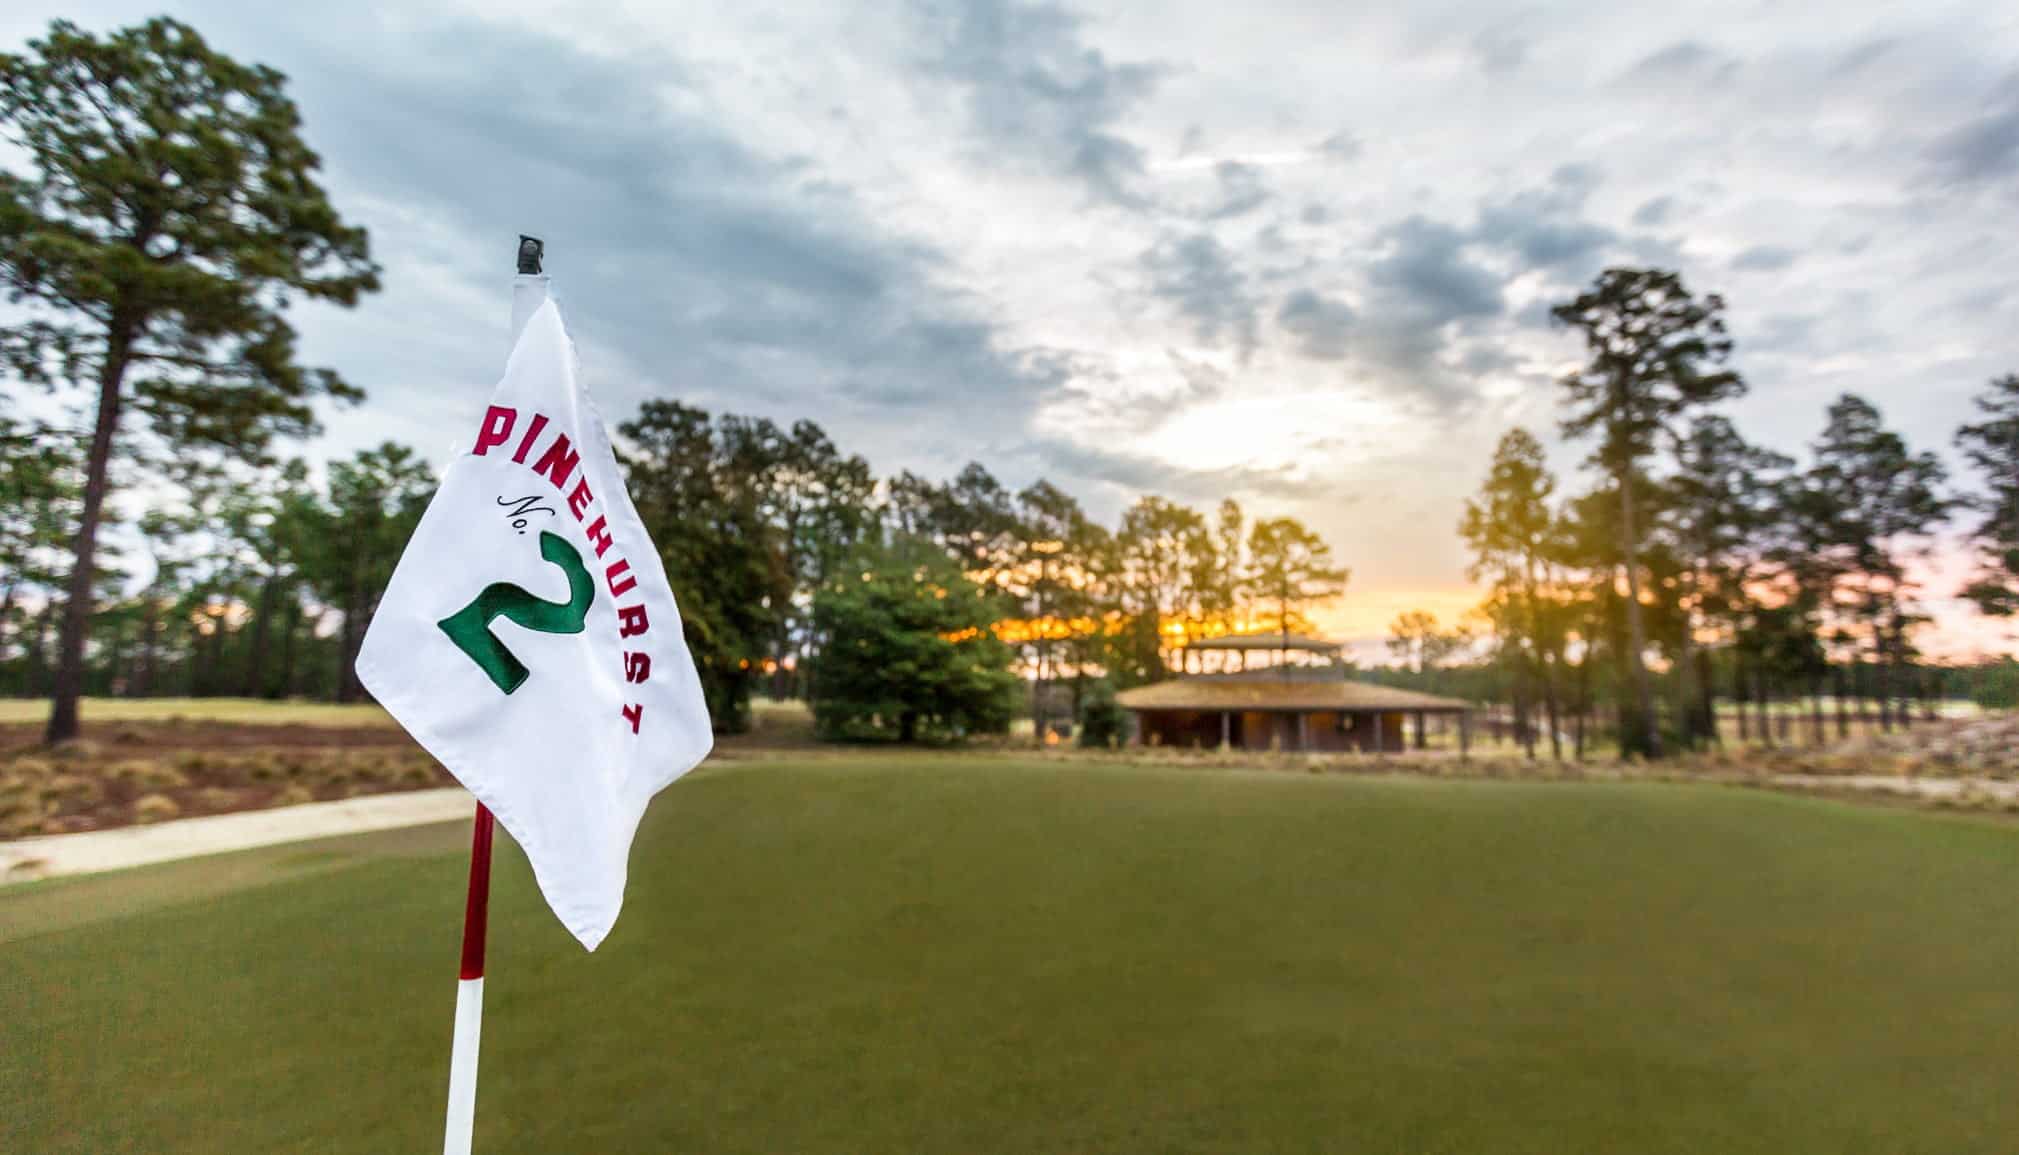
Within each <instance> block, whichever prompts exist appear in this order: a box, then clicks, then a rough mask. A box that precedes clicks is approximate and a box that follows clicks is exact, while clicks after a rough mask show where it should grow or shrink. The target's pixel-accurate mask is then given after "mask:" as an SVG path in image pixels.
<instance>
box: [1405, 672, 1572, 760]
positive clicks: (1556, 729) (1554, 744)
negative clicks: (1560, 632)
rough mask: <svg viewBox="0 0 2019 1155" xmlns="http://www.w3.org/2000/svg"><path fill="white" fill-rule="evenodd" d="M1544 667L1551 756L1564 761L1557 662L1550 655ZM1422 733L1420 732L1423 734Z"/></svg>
mask: <svg viewBox="0 0 2019 1155" xmlns="http://www.w3.org/2000/svg"><path fill="white" fill-rule="evenodd" d="M1542 661H1543V665H1542V708H1543V715H1544V718H1545V719H1546V720H1547V721H1548V723H1549V756H1550V758H1552V759H1553V760H1555V761H1558V762H1561V761H1563V722H1562V718H1561V717H1560V716H1559V715H1558V711H1557V708H1556V662H1555V660H1554V659H1553V658H1551V657H1550V656H1549V655H1546V654H1545V655H1544V656H1543V659H1542ZM1421 732H1422V731H1420V730H1419V731H1418V733H1419V734H1421Z"/></svg>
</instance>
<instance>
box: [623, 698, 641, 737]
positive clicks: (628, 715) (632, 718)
mask: <svg viewBox="0 0 2019 1155" xmlns="http://www.w3.org/2000/svg"><path fill="white" fill-rule="evenodd" d="M643 717H645V707H643V706H637V705H632V706H626V707H624V720H625V721H626V722H629V723H631V732H632V733H633V734H636V733H637V732H638V722H639V720H640V719H642V718H643Z"/></svg>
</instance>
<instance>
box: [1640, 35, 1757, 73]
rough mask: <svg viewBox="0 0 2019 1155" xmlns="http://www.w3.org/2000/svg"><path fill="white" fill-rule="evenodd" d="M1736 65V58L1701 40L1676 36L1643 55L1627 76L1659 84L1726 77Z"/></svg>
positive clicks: (1732, 71) (1736, 67)
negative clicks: (1657, 49)
mask: <svg viewBox="0 0 2019 1155" xmlns="http://www.w3.org/2000/svg"><path fill="white" fill-rule="evenodd" d="M1738 66H1739V65H1738V61H1737V60H1734V59H1733V58H1732V57H1730V56H1727V55H1726V54H1724V53H1723V52H1720V51H1718V50H1717V49H1715V48H1712V47H1711V46H1710V45H1708V44H1705V43H1704V42H1703V41H1701V40H1678V41H1676V42H1675V43H1674V44H1671V45H1669V46H1668V47H1666V48H1664V49H1662V50H1660V51H1659V52H1654V53H1651V54H1649V55H1647V56H1644V57H1642V58H1641V59H1640V60H1639V61H1638V62H1637V63H1635V64H1634V66H1633V68H1632V69H1631V71H1630V72H1629V74H1628V76H1629V78H1630V79H1632V80H1636V81H1645V82H1652V83H1659V84H1674V83H1684V84H1698V83H1706V82H1715V81H1725V80H1729V79H1730V78H1731V76H1732V74H1733V73H1734V72H1735V71H1737V69H1738Z"/></svg>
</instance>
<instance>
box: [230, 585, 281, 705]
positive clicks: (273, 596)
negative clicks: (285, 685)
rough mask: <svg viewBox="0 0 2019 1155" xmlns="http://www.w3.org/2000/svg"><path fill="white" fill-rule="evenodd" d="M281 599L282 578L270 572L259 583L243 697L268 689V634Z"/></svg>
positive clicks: (241, 693)
mask: <svg viewBox="0 0 2019 1155" xmlns="http://www.w3.org/2000/svg"><path fill="white" fill-rule="evenodd" d="M279 599H280V578H279V576H278V575H274V574H268V575H267V578H266V580H265V581H263V582H261V583H260V585H259V605H258V606H257V608H255V609H254V610H253V619H252V647H251V649H250V650H249V651H248V652H247V653H246V656H245V680H244V681H243V682H242V683H240V685H239V693H240V695H241V696H243V697H247V698H258V697H261V696H263V692H264V691H265V689H266V681H265V679H266V649H267V635H268V633H270V632H271V628H272V622H273V607H274V603H275V602H276V601H278V600H279Z"/></svg>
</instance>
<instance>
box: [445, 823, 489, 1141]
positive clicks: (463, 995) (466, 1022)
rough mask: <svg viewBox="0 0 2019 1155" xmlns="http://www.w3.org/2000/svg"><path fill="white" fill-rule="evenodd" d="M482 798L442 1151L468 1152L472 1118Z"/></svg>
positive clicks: (483, 878)
mask: <svg viewBox="0 0 2019 1155" xmlns="http://www.w3.org/2000/svg"><path fill="white" fill-rule="evenodd" d="M493 825H494V820H493V819H492V818H491V811H490V809H489V808H488V807H486V806H485V805H484V804H483V803H481V802H479V803H478V804H477V820H476V823H475V825H474V826H472V827H471V830H470V893H469V898H468V899H467V900H466V902H465V904H464V906H463V969H462V978H461V981H459V982H457V983H456V1034H455V1041H454V1042H453V1043H452V1044H451V1045H450V1049H449V1115H448V1123H447V1126H446V1127H445V1128H444V1130H443V1133H442V1155H470V1139H471V1134H472V1132H473V1131H475V1129H476V1121H477V1048H478V1042H479V1040H480V1039H481V1038H482V1036H483V1025H484V932H485V930H486V929H487V928H488V926H489V923H490V911H491V829H492V827H493Z"/></svg>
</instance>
